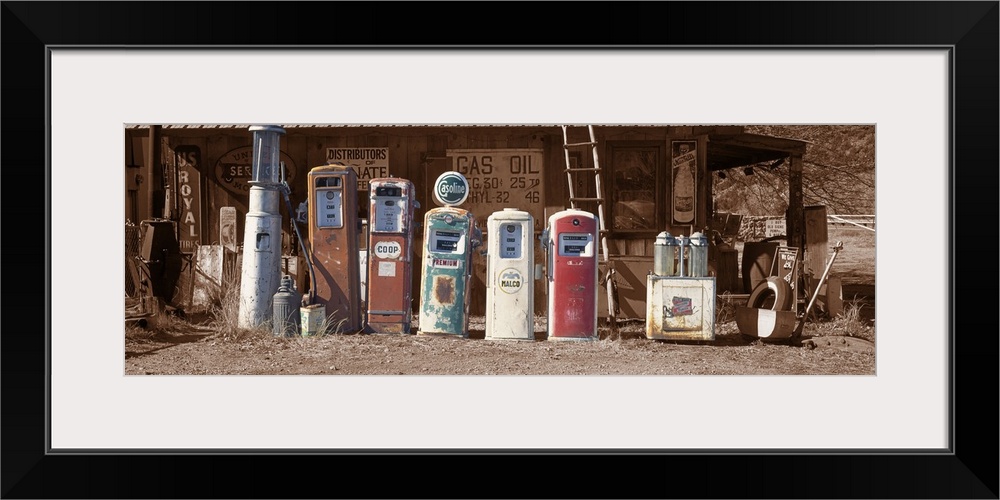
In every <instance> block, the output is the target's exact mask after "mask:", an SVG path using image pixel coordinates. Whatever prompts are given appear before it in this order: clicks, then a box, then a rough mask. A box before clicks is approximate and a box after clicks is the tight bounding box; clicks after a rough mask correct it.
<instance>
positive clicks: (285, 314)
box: [271, 275, 302, 337]
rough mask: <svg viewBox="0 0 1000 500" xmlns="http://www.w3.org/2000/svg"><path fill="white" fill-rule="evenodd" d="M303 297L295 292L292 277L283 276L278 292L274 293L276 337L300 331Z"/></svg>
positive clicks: (273, 324) (274, 329)
mask: <svg viewBox="0 0 1000 500" xmlns="http://www.w3.org/2000/svg"><path fill="white" fill-rule="evenodd" d="M301 301H302V297H301V296H300V295H299V294H298V293H296V292H295V284H294V282H293V281H292V277H291V276H288V275H285V276H284V277H282V278H281V285H280V286H279V287H278V292H277V293H275V294H274V300H273V305H274V308H273V310H274V313H273V317H272V321H271V324H272V326H273V332H274V335H275V336H276V337H292V336H295V335H297V334H298V333H299V304H300V303H301Z"/></svg>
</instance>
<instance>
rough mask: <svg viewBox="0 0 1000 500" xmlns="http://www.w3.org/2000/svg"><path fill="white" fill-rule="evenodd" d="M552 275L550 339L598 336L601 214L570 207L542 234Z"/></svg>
mask: <svg viewBox="0 0 1000 500" xmlns="http://www.w3.org/2000/svg"><path fill="white" fill-rule="evenodd" d="M542 241H543V243H544V247H545V249H546V254H547V256H548V258H547V261H548V262H547V265H546V276H547V278H548V295H549V297H548V299H549V305H548V339H549V340H576V341H586V340H597V339H598V334H597V252H596V251H595V247H596V242H597V218H596V217H595V216H594V214H592V213H590V212H585V211H583V210H577V209H567V210H562V211H559V212H556V213H554V214H552V215H551V216H549V220H548V226H546V228H545V231H544V232H543V234H542Z"/></svg>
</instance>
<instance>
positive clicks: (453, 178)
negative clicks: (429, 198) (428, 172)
mask: <svg viewBox="0 0 1000 500" xmlns="http://www.w3.org/2000/svg"><path fill="white" fill-rule="evenodd" d="M468 197H469V181H468V180H467V179H466V178H465V176H464V175H462V174H460V173H458V172H445V173H443V174H441V175H440V176H438V178H437V180H436V181H434V201H436V202H437V204H438V205H442V206H445V207H457V206H459V205H461V204H462V203H465V200H466V198H468Z"/></svg>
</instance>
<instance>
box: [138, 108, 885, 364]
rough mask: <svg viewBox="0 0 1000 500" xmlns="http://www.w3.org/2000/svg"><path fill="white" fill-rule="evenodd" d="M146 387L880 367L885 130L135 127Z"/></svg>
mask: <svg viewBox="0 0 1000 500" xmlns="http://www.w3.org/2000/svg"><path fill="white" fill-rule="evenodd" d="M123 134H124V139H125V140H124V143H125V150H124V152H123V164H124V168H123V170H124V173H125V193H123V200H124V206H125V212H124V213H125V220H124V225H125V227H124V231H125V251H124V261H125V282H124V289H125V301H124V315H123V316H124V317H123V326H124V352H123V356H124V373H125V374H126V375H129V376H131V375H322V376H338V375H395V376H399V375H404V376H411V375H412V376H419V375H503V376H519V375H582V376H601V375H605V376H607V375H611V376H615V375H643V376H650V375H737V376H740V375H845V376H849V375H863V376H874V375H876V343H877V341H876V335H875V231H876V226H875V222H876V221H875V140H876V138H875V135H876V130H875V126H874V125H870V124H857V125H843V124H838V125H773V124H770V125H754V124H719V125H684V124H662V125H656V124H645V123H644V124H535V123H527V124H508V123H505V124H484V125H437V124H411V125H400V124H392V125H371V124H365V125H351V124H301V123H293V124H206V123H184V124H177V123H173V124H166V123H161V124H156V123H153V124H149V123H145V124H144V123H136V124H125V126H124V130H123Z"/></svg>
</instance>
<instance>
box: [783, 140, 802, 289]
mask: <svg viewBox="0 0 1000 500" xmlns="http://www.w3.org/2000/svg"><path fill="white" fill-rule="evenodd" d="M789 160H790V164H789V166H788V213H787V214H786V215H785V231H786V233H787V236H788V246H790V247H792V248H797V249H798V250H799V255H802V254H803V251H804V248H803V244H804V242H805V238H803V227H804V226H805V221H804V220H803V217H804V215H803V206H802V205H803V201H802V156H801V155H798V154H793V155H792V156H790V157H789ZM801 266H802V260H801V259H799V263H798V267H800V268H801ZM797 274H798V276H799V280H797V281H799V284H796V286H795V290H796V292H795V303H796V304H797V303H798V299H799V298H800V297H801V296H802V288H803V287H802V286H799V285H800V284H801V282H802V279H801V278H802V276H803V273H801V272H799V273H797Z"/></svg>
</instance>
